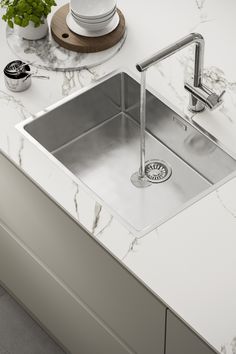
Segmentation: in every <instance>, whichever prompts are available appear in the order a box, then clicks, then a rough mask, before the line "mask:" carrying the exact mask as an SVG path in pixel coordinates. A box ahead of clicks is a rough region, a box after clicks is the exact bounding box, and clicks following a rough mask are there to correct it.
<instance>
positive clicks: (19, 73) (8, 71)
mask: <svg viewBox="0 0 236 354" xmlns="http://www.w3.org/2000/svg"><path fill="white" fill-rule="evenodd" d="M29 71H30V66H29V65H28V64H27V63H24V62H23V61H21V60H13V61H11V62H10V63H8V64H7V65H6V66H5V68H4V74H5V75H7V76H8V77H11V78H17V79H19V78H22V77H24V76H25V75H26V74H27V73H26V72H29Z"/></svg>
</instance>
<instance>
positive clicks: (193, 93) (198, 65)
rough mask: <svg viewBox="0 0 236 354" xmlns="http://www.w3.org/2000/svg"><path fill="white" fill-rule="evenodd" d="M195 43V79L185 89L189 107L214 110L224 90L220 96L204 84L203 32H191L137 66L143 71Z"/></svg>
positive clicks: (196, 109) (193, 109)
mask: <svg viewBox="0 0 236 354" xmlns="http://www.w3.org/2000/svg"><path fill="white" fill-rule="evenodd" d="M193 43H194V44H195V58H194V72H193V80H192V82H186V83H185V85H184V87H185V89H186V90H187V91H188V92H189V93H190V100H189V109H190V110H191V111H193V112H201V111H203V110H204V109H205V107H208V108H209V109H210V110H212V109H215V108H216V107H218V106H219V105H220V104H221V103H222V96H223V94H224V92H223V93H222V94H221V95H219V96H218V95H217V94H216V93H214V92H212V91H211V90H210V89H209V88H208V87H206V86H205V85H203V84H202V78H203V66H204V49H205V41H204V38H203V37H202V35H201V34H199V33H190V34H189V35H187V36H186V37H184V38H182V39H180V40H178V41H177V42H175V43H173V44H172V45H170V46H168V47H166V48H164V49H162V50H160V51H158V52H157V53H156V54H154V55H153V56H151V57H149V58H148V59H146V60H144V61H142V62H140V63H138V64H137V65H136V68H137V70H138V71H140V72H143V71H145V70H147V69H148V68H150V67H151V66H152V65H154V64H157V63H158V62H160V61H162V60H164V59H165V58H168V57H170V56H171V55H173V54H175V53H176V52H178V51H179V50H181V49H183V48H186V47H188V46H189V45H191V44H193Z"/></svg>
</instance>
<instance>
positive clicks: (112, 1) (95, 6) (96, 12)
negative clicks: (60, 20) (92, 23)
mask: <svg viewBox="0 0 236 354" xmlns="http://www.w3.org/2000/svg"><path fill="white" fill-rule="evenodd" d="M70 4H71V8H72V9H73V11H74V12H76V13H77V14H79V15H80V16H83V17H84V16H85V17H99V16H102V17H103V16H105V15H107V14H108V13H109V12H111V11H112V9H114V7H115V6H116V0H70Z"/></svg>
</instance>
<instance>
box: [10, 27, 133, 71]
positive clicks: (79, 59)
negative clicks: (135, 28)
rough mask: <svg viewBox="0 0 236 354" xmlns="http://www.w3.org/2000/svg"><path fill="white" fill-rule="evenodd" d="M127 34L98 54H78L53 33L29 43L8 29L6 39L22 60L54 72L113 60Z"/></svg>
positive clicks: (14, 31)
mask: <svg viewBox="0 0 236 354" xmlns="http://www.w3.org/2000/svg"><path fill="white" fill-rule="evenodd" d="M126 36H127V33H125V34H124V36H123V38H122V39H121V40H120V41H119V42H118V43H117V44H116V45H115V46H113V47H112V48H109V49H106V50H104V51H101V52H97V53H89V54H87V53H78V52H73V51H70V50H68V49H65V48H63V47H60V46H59V44H58V43H56V42H55V41H54V39H53V38H52V36H51V33H49V34H48V35H47V37H46V38H43V39H40V40H37V41H28V40H24V39H22V38H20V37H19V36H18V33H17V30H16V29H15V28H14V29H11V28H10V27H8V26H7V27H6V39H7V42H8V45H9V47H10V49H11V50H12V52H13V53H14V54H16V55H17V57H19V58H21V60H23V61H25V62H28V63H31V64H32V65H34V66H36V67H38V68H41V69H47V70H53V71H68V70H69V71H74V70H81V69H86V68H91V67H93V66H97V65H99V64H101V63H104V62H106V61H107V60H109V59H111V58H112V57H113V56H114V55H115V54H116V53H118V52H119V50H120V49H121V48H122V46H123V44H124V42H125V39H126Z"/></svg>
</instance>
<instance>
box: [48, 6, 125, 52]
mask: <svg viewBox="0 0 236 354" xmlns="http://www.w3.org/2000/svg"><path fill="white" fill-rule="evenodd" d="M68 12H69V4H66V5H64V6H62V7H60V8H59V9H58V10H57V11H56V12H55V14H54V15H53V17H52V21H51V33H52V36H53V38H54V39H55V41H56V42H57V43H58V44H59V45H60V46H62V47H64V48H66V49H69V50H73V51H75V52H79V53H94V52H100V51H102V50H105V49H108V48H111V47H113V46H114V45H115V44H116V43H118V42H119V41H120V40H121V38H122V37H123V35H124V33H125V18H124V15H123V14H122V12H121V11H120V10H119V9H117V13H118V15H119V17H120V22H119V25H118V26H117V27H116V29H114V31H112V32H111V33H108V34H106V35H104V36H101V37H84V36H79V35H78V34H76V33H74V32H72V31H71V30H70V29H69V27H68V26H67V24H66V16H67V14H68Z"/></svg>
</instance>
